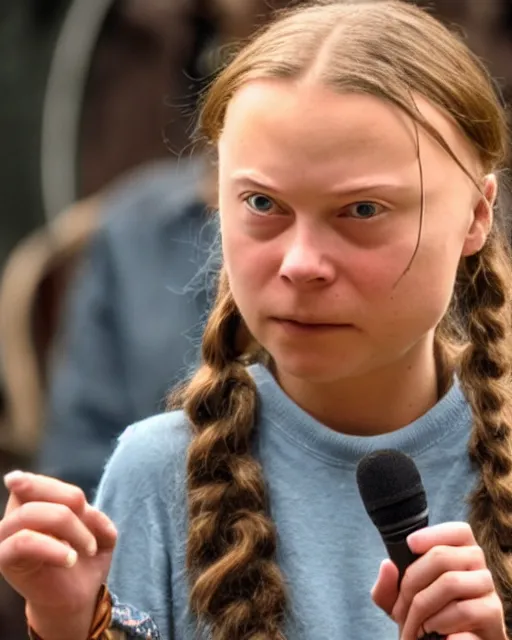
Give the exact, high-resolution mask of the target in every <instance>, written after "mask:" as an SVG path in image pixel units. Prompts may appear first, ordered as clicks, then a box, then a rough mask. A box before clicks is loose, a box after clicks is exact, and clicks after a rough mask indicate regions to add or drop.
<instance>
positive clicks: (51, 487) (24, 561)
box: [0, 472, 117, 640]
mask: <svg viewBox="0 0 512 640" xmlns="http://www.w3.org/2000/svg"><path fill="white" fill-rule="evenodd" d="M5 484H6V486H7V489H8V490H9V492H10V496H9V501H8V503H7V507H6V511H5V514H4V517H3V519H2V520H1V521H0V573H1V574H2V575H3V576H4V578H5V579H6V580H7V582H8V583H9V584H10V585H11V586H12V587H13V589H15V590H16V591H17V592H18V593H19V594H20V595H21V596H22V597H23V598H24V599H25V600H26V602H27V617H28V620H29V622H30V624H31V626H32V627H33V628H34V629H35V630H36V632H37V633H38V634H39V635H41V636H42V637H43V638H45V640H61V638H62V639H63V640H64V639H66V638H69V637H73V638H77V640H82V637H83V638H84V639H85V638H86V637H87V632H88V630H89V627H90V624H91V621H92V618H93V615H94V609H95V606H96V600H97V596H98V593H99V591H100V588H101V585H102V584H103V582H105V580H106V577H107V575H108V571H109V567H110V562H111V557H112V551H113V549H114V546H115V542H116V535H117V534H116V530H115V527H114V525H113V524H112V523H111V522H110V520H109V519H108V518H107V517H106V516H105V515H104V514H102V513H101V512H99V511H98V510H96V509H94V508H93V507H91V506H90V505H89V504H88V503H87V501H86V499H85V496H84V494H83V492H82V491H81V490H80V489H78V488H77V487H74V486H71V485H68V484H65V483H63V482H60V481H59V480H55V479H53V478H48V477H45V476H39V475H34V474H30V473H22V472H14V473H13V474H9V475H8V476H6V478H5Z"/></svg>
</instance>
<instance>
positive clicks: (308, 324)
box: [272, 318, 351, 331]
mask: <svg viewBox="0 0 512 640" xmlns="http://www.w3.org/2000/svg"><path fill="white" fill-rule="evenodd" d="M272 320H273V321H274V322H276V323H277V324H280V325H281V326H283V327H288V328H290V329H298V330H300V329H303V330H309V331H326V330H333V329H346V328H347V327H350V326H351V325H350V324H345V323H339V322H336V323H334V322H321V321H318V320H313V319H311V320H310V319H300V320H299V319H297V318H272Z"/></svg>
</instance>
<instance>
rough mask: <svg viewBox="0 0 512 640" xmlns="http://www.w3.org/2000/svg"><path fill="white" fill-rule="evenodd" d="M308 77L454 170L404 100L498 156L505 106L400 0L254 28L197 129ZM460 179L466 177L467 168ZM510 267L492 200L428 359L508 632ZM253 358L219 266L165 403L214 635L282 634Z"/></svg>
mask: <svg viewBox="0 0 512 640" xmlns="http://www.w3.org/2000/svg"><path fill="white" fill-rule="evenodd" d="M305 77H308V78H309V79H314V80H315V81H317V82H319V83H323V84H324V85H328V86H329V87H332V88H333V89H335V90H337V91H340V92H364V93H368V94H372V95H374V96H377V97H379V98H382V99H383V100H386V101H388V102H390V103H392V104H394V105H396V106H398V107H399V108H401V109H402V110H403V111H405V112H406V113H407V114H408V115H409V116H410V117H411V118H412V119H413V121H414V122H415V123H416V126H421V127H423V128H424V129H425V130H426V131H427V133H429V134H430V135H431V136H433V137H434V138H435V139H436V140H437V141H438V142H439V144H440V145H442V147H443V148H444V149H445V151H446V152H447V153H449V154H450V156H451V157H452V158H453V159H454V161H455V162H457V163H458V164H459V166H460V167H461V168H462V169H463V170H464V171H465V172H466V173H468V172H467V170H466V169H465V167H463V166H462V164H461V163H460V161H459V160H458V158H457V157H456V156H455V155H454V154H453V152H452V150H451V149H450V147H449V146H448V145H447V143H446V142H445V140H444V139H443V138H442V136H441V135H440V134H439V133H438V132H437V131H436V130H435V129H434V128H433V127H432V126H431V125H430V124H429V123H428V122H427V121H426V120H425V119H424V118H423V117H422V116H421V114H420V113H419V111H418V110H417V109H416V108H415V104H414V100H413V95H414V94H421V95H423V96H424V97H426V98H427V99H428V100H430V101H431V102H432V103H434V104H435V105H438V106H439V107H441V108H442V109H443V110H444V112H446V113H447V114H449V116H451V118H452V119H453V120H454V121H455V122H456V123H457V125H458V127H459V128H460V130H461V131H462V132H463V133H464V135H465V136H466V138H467V139H468V140H469V141H470V143H471V144H472V146H473V148H474V150H475V153H476V154H477V156H478V158H479V160H480V164H481V167H482V169H483V171H484V172H485V173H491V172H495V171H497V170H498V169H499V168H500V167H501V166H502V165H503V163H504V160H505V158H506V152H507V130H506V119H505V114H504V111H503V109H502V107H501V105H500V103H499V100H498V98H497V95H496V92H495V90H494V88H493V84H492V81H491V79H490V77H489V75H488V73H487V72H486V70H485V68H484V66H483V65H482V64H481V63H480V61H479V60H478V59H477V58H476V57H475V56H474V55H473V54H472V53H471V52H470V51H469V50H468V48H467V47H466V45H465V44H464V43H463V42H462V41H461V40H460V39H459V38H458V37H457V36H455V35H454V34H452V33H450V32H449V31H448V29H446V28H445V27H444V26H443V25H441V24H440V23H439V22H438V21H437V20H435V19H434V18H432V17H431V16H430V15H428V14H427V13H425V12H424V11H422V10H420V9H418V8H416V7H415V6H413V5H411V4H407V3H405V2H400V1H398V0H382V1H378V2H357V3H347V2H328V3H325V2H324V3H320V4H315V5H311V6H307V7H301V8H298V9H294V10H292V11H288V12H286V13H284V14H283V15H282V16H280V17H279V18H278V19H277V20H276V21H275V22H274V23H273V24H271V25H270V26H269V27H267V28H266V29H264V30H263V31H262V32H260V33H259V34H258V35H257V36H256V37H255V38H254V39H253V41H252V42H250V43H249V44H248V45H247V46H245V48H243V49H242V50H241V52H240V53H239V54H238V55H237V56H236V57H235V58H234V59H233V61H232V62H231V63H230V64H229V65H228V66H227V67H226V68H225V69H224V71H223V72H222V73H220V75H219V76H218V77H217V79H216V80H215V82H214V83H213V84H212V86H211V87H210V89H209V91H208V93H207V95H206V98H205V101H204V104H203V108H202V112H201V116H200V123H199V124H200V132H201V135H203V136H205V137H206V139H207V140H208V141H209V143H210V144H211V145H212V146H215V145H216V143H217V141H218V139H219V136H220V134H221V132H222V129H223V125H224V119H225V114H226V109H227V106H228V104H229V102H230V100H231V98H232V96H233V95H234V94H235V92H236V91H237V90H238V89H239V88H240V87H241V86H243V85H244V84H246V83H247V82H249V81H251V80H254V79H257V78H283V79H301V78H305ZM468 175H469V174H468ZM510 282H512V268H511V262H510V258H509V247H508V240H507V236H506V233H505V219H504V217H503V215H502V212H501V211H500V209H499V207H496V210H495V223H494V224H493V228H492V230H491V233H490V235H489V238H488V240H487V242H486V244H485V246H484V247H483V249H482V250H481V251H480V252H478V253H477V254H476V255H473V256H471V257H468V258H465V259H463V260H462V261H461V264H460V268H459V272H458V276H457V281H456V286H455V292H454V295H453V301H452V304H451V307H450V310H449V312H448V313H447V315H446V317H445V318H444V319H443V321H442V323H441V325H440V326H439V327H438V328H437V331H436V352H437V353H438V354H439V356H440V358H441V360H442V361H443V362H444V363H445V364H448V361H449V364H450V366H451V367H456V368H457V371H458V374H459V377H460V381H461V384H462V387H463V390H464V392H465V394H466V396H467V399H468V401H469V403H470V405H471V408H472V410H473V416H474V422H473V429H472V434H471V439H470V445H469V452H468V453H469V456H470V459H471V461H472V462H473V463H474V464H475V465H476V466H477V468H478V471H479V479H478V483H477V486H476V488H475V490H474V491H473V492H472V494H471V496H470V516H469V520H470V524H471V525H472V527H473V530H474V532H475V535H476V537H477V540H478V542H479V544H480V545H481V546H482V547H483V549H484V551H485V553H486V557H487V561H488V564H489V567H490V569H491V571H492V573H493V575H494V578H495V581H496V585H497V589H498V592H499V593H500V595H501V597H502V599H503V602H504V606H505V612H506V619H507V624H508V627H509V629H512V597H511V594H512V561H511V555H510V551H511V549H512V455H511V449H512V433H511V425H512V422H511V415H510V412H511V408H512V391H511V384H510V382H511V380H510V372H511V369H510V362H511V355H512V347H511V328H510V324H511V292H510ZM261 357H262V352H261V350H259V349H258V346H257V345H255V344H254V341H252V340H251V338H250V336H249V335H248V332H247V330H246V328H245V327H244V323H243V320H242V318H241V316H240V313H239V311H238V309H237V307H236V304H235V302H234V300H233V297H232V294H231V291H230V288H229V282H228V279H227V276H226V274H225V272H221V276H220V283H219V290H218V296H217V300H216V303H215V307H214V309H213V311H212V313H211V315H210V317H209V320H208V323H207V326H206V330H205V333H204V339H203V347H202V364H201V366H200V368H199V369H198V371H197V373H196V375H195V376H194V377H193V379H192V380H191V381H190V382H189V383H188V384H187V385H186V386H185V387H184V388H183V389H182V390H181V392H180V393H179V394H178V395H177V396H176V404H175V406H181V407H183V409H184V410H185V412H186V415H187V416H188V418H189V420H190V423H191V425H192V429H193V439H192V442H191V445H190V448H189V452H188V500H189V537H188V555H187V558H188V571H189V575H190V580H191V605H192V608H193V610H194V611H195V612H196V614H197V615H198V616H199V619H200V620H203V621H204V622H206V623H207V624H208V625H209V626H210V627H211V629H212V633H213V638H214V640H221V639H222V640H228V639H229V640H242V639H243V640H249V639H250V640H282V639H283V638H284V635H283V622H284V619H285V613H286V588H285V582H284V579H283V576H282V575H281V572H280V569H279V567H278V565H277V563H276V560H275V550H276V531H275V527H274V524H273V523H272V520H271V518H270V516H269V512H268V504H267V497H266V491H265V482H264V478H263V474H262V471H261V468H260V466H259V464H258V463H257V462H256V460H255V459H254V458H253V456H252V454H251V439H252V437H253V431H254V425H255V421H256V419H257V393H256V389H255V385H254V382H253V381H252V379H251V377H250V375H249V374H248V373H247V371H246V369H245V365H246V363H247V362H249V361H254V360H258V359H261Z"/></svg>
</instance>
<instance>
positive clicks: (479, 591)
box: [399, 569, 494, 640]
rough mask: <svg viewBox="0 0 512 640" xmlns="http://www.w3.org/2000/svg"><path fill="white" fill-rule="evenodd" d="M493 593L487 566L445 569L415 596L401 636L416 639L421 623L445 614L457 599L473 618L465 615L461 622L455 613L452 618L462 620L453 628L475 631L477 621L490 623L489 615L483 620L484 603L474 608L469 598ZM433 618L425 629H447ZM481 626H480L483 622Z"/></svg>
mask: <svg viewBox="0 0 512 640" xmlns="http://www.w3.org/2000/svg"><path fill="white" fill-rule="evenodd" d="M493 593H494V583H493V579H492V576H491V573H490V572H489V570H487V569H482V570H479V571H459V572H448V573H443V575H441V576H440V577H439V578H438V579H437V580H436V581H435V582H434V583H432V584H431V585H429V586H428V587H427V588H426V589H424V590H423V591H421V592H419V593H418V594H416V595H415V596H414V598H413V600H412V603H411V606H410V607H409V610H408V612H407V617H406V619H405V621H403V631H402V636H401V637H402V640H415V639H416V638H417V637H418V636H419V635H422V634H421V625H422V623H424V622H425V621H427V620H429V619H431V618H434V617H435V616H436V615H442V614H443V611H444V610H446V609H447V608H448V607H449V606H450V605H451V604H455V603H457V604H458V605H459V607H460V609H461V611H464V612H465V613H466V615H469V613H471V620H472V622H471V624H470V622H469V620H468V619H467V618H466V619H465V620H464V618H462V623H461V618H460V617H457V616H456V615H455V614H454V613H452V614H451V617H450V618H449V620H453V621H455V623H457V624H459V623H461V624H459V626H457V627H456V628H454V629H452V630H453V631H454V632H455V631H461V630H466V631H473V630H474V629H475V626H476V624H477V621H480V622H481V623H482V624H484V623H487V617H486V619H485V621H484V620H482V619H481V616H482V612H483V609H482V607H481V606H479V607H477V608H476V609H475V608H474V606H473V608H472V606H471V605H469V604H468V602H471V601H474V600H476V599H477V598H482V597H484V596H489V595H492V594H493ZM399 622H400V621H399ZM434 622H435V620H434V621H433V622H432V625H433V626H432V627H429V626H427V627H426V629H430V630H431V631H437V632H439V633H442V632H443V631H444V630H443V629H441V628H435V625H434ZM478 628H481V625H480V626H479V627H478Z"/></svg>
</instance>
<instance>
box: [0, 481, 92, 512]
mask: <svg viewBox="0 0 512 640" xmlns="http://www.w3.org/2000/svg"><path fill="white" fill-rule="evenodd" d="M4 483H5V486H6V487H7V489H8V490H9V492H10V494H11V495H10V497H9V502H8V503H7V509H6V515H8V514H9V513H10V512H12V510H13V509H15V508H18V507H19V506H20V505H22V504H24V503H25V502H53V503H57V504H62V505H64V506H66V507H68V509H71V511H73V512H75V513H76V514H80V513H82V511H83V510H84V508H85V505H86V504H87V500H86V499H85V495H84V492H83V491H82V490H81V489H79V488H78V487H75V486H73V485H71V484H67V483H65V482H61V481H60V480H56V479H55V478H49V477H47V476H41V475H36V474H33V473H25V472H22V471H14V472H13V473H10V474H8V475H6V476H5V478H4Z"/></svg>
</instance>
